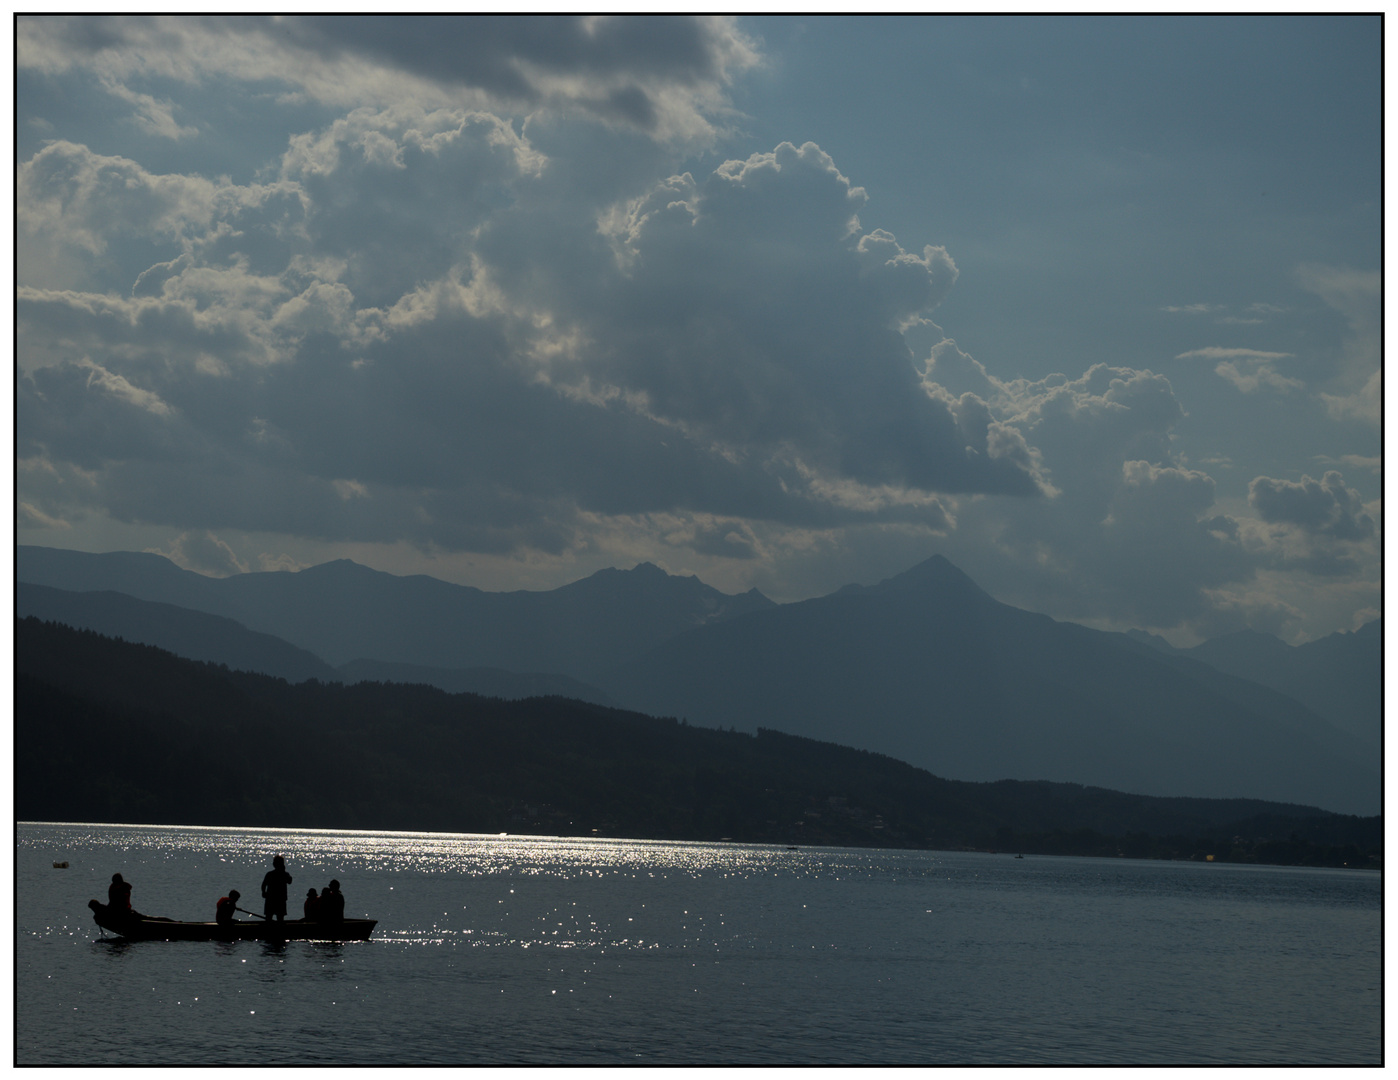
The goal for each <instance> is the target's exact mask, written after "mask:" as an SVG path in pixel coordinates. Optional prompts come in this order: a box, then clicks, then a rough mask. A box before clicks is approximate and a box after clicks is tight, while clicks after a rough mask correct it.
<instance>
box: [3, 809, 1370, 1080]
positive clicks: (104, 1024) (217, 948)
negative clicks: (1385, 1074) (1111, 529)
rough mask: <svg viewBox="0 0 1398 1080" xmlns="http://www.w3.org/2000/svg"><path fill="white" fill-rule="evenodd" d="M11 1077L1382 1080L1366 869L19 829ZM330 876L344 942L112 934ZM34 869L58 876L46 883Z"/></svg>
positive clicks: (426, 837) (550, 841) (342, 835)
mask: <svg viewBox="0 0 1398 1080" xmlns="http://www.w3.org/2000/svg"><path fill="white" fill-rule="evenodd" d="M17 841H18V843H17V851H16V900H17V920H16V924H17V925H16V928H17V934H18V938H17V947H16V973H15V988H16V999H15V1000H16V1007H15V1017H16V1060H17V1062H19V1063H20V1064H70V1065H76V1064H100V1063H110V1064H122V1065H137V1064H277V1063H280V1064H375V1065H387V1064H511V1063H528V1064H572V1063H578V1064H619V1063H648V1064H692V1063H746V1064H776V1063H802V1064H805V1063H838V1064H878V1063H925V1064H938V1063H1007V1064H1008V1063H1062V1064H1075V1063H1125V1064H1152V1063H1171V1064H1189V1063H1258V1064H1290V1063H1374V1064H1377V1063H1378V1062H1379V1061H1380V1060H1381V1052H1382V1050H1381V993H1380V985H1381V981H1380V980H1381V965H1380V932H1381V909H1380V902H1381V878H1380V876H1379V875H1378V874H1376V873H1373V872H1369V871H1337V870H1312V869H1297V868H1279V867H1246V866H1225V865H1219V864H1201V863H1169V862H1144V861H1134V860H1126V859H1089V858H1053V857H1025V858H1023V859H1015V858H1013V857H1011V856H1007V855H983V854H970V853H950V852H907V851H890V850H843V849H831V848H811V849H802V850H800V851H788V850H785V849H782V848H772V847H750V846H741V845H732V844H677V843H655V842H636V841H610V840H595V839H557V838H529V837H500V836H470V835H460V834H441V833H436V834H430V833H363V832H327V831H268V830H260V831H253V830H243V829H202V828H181V827H148V826H111V825H30V824H24V825H20V826H19V827H18V829H17ZM275 853H280V854H282V855H284V856H285V857H286V860H287V868H288V870H289V871H290V872H291V874H292V875H293V878H294V882H293V887H292V890H291V893H292V896H293V897H299V896H304V895H305V890H306V888H308V887H314V888H317V889H319V888H321V887H322V886H324V885H325V884H326V882H328V881H329V880H330V878H332V877H335V878H338V879H339V880H340V882H341V884H342V886H343V891H344V893H345V895H346V901H347V903H346V914H349V915H368V916H369V917H371V918H376V919H378V920H379V925H378V927H377V929H376V931H375V933H374V938H373V940H371V941H368V942H347V943H314V942H290V943H286V944H282V945H271V944H264V943H260V942H236V943H217V942H207V943H206V942H121V941H117V940H114V939H112V938H111V937H110V936H108V938H107V939H106V940H102V938H101V932H100V931H99V930H98V928H97V927H96V925H95V924H94V923H93V922H92V919H91V913H90V912H89V911H88V910H87V907H86V904H87V901H88V900H89V899H91V898H97V899H102V900H105V898H106V885H107V882H108V881H110V879H111V875H112V873H114V872H118V871H119V872H120V873H121V874H122V875H123V876H124V877H125V878H126V879H127V880H128V881H130V882H132V883H133V885H134V892H133V896H132V900H133V903H134V904H135V906H136V907H137V909H138V910H141V911H143V912H145V913H146V914H150V915H168V916H170V917H172V918H187V919H196V918H197V919H210V918H212V917H213V907H214V903H215V901H216V900H217V899H218V897H219V896H221V895H224V894H225V893H227V891H228V890H229V889H230V888H237V889H238V890H239V891H240V892H241V893H242V894H243V896H244V898H245V899H244V902H243V906H246V907H252V908H254V910H257V909H258V908H257V906H256V905H254V904H253V903H249V902H248V901H249V900H251V899H252V898H254V897H256V895H257V892H258V883H259V882H260V881H261V879H262V875H263V873H265V872H266V870H267V869H268V868H269V867H270V864H271V856H272V855H273V854H275ZM54 861H67V862H68V863H69V868H68V869H66V870H57V869H54V868H53V862H54Z"/></svg>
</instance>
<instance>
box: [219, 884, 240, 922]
mask: <svg viewBox="0 0 1398 1080" xmlns="http://www.w3.org/2000/svg"><path fill="white" fill-rule="evenodd" d="M241 896H242V893H240V892H239V891H238V890H237V889H229V890H228V895H227V896H220V897H219V899H218V908H217V910H216V912H215V914H214V921H215V922H217V923H218V924H219V925H220V926H228V925H230V924H232V922H233V912H235V911H237V910H238V899H239V898H240V897H241Z"/></svg>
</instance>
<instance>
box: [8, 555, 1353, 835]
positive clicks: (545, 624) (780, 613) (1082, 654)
mask: <svg viewBox="0 0 1398 1080" xmlns="http://www.w3.org/2000/svg"><path fill="white" fill-rule="evenodd" d="M16 561H17V576H18V579H19V582H20V588H19V590H18V592H17V596H18V602H19V614H21V615H25V614H35V615H38V616H39V617H41V618H45V619H52V620H53V621H59V622H65V623H68V624H69V625H77V626H84V627H88V628H91V629H96V630H99V631H100V632H102V633H108V634H117V635H119V636H123V637H126V638H127V639H128V640H132V641H145V642H148V643H151V644H158V645H162V646H163V647H166V648H171V649H172V651H174V652H176V653H178V654H180V655H185V656H192V657H193V658H195V659H206V660H216V661H218V662H221V663H225V664H227V665H228V666H230V667H235V668H236V667H246V668H248V669H249V670H257V671H264V672H268V673H271V674H277V675H280V676H281V677H283V678H287V679H288V680H289V681H297V679H298V678H303V677H304V678H317V679H320V680H322V681H329V680H337V679H338V680H342V681H347V682H352V681H356V680H359V679H370V680H375V681H405V682H426V683H430V684H432V685H437V686H440V687H441V688H443V689H446V690H449V691H453V692H457V691H460V690H475V691H476V692H483V693H494V694H496V696H504V697H509V696H520V697H523V696H530V695H533V694H538V693H557V694H561V695H563V696H569V697H581V698H584V699H586V700H592V701H594V702H597V703H601V704H615V705H618V706H621V707H624V708H628V709H634V710H639V711H642V712H648V713H652V714H657V715H669V716H676V717H683V718H685V719H687V720H688V721H689V722H691V723H695V724H699V725H704V726H709V727H728V728H736V729H738V730H742V731H756V730H757V729H758V728H759V727H761V728H768V729H776V730H780V731H784V732H787V733H789V734H793V735H800V736H807V737H811V738H816V739H822V740H828V741H832V742H837V743H841V744H845V745H849V746H853V747H857V748H860V749H865V750H872V751H876V752H878V753H882V754H887V755H890V756H893V757H895V758H899V759H901V760H904V761H907V762H909V763H911V764H913V765H915V766H918V767H921V768H925V769H928V770H930V771H932V772H934V773H936V774H938V775H941V776H949V777H955V778H957V779H962V780H996V779H1002V778H1016V779H1035V780H1054V781H1066V782H1074V783H1084V784H1091V785H1097V786H1102V787H1109V788H1115V789H1119V790H1123V791H1128V792H1134V793H1139V794H1151V795H1166V796H1181V795H1184V796H1196V797H1217V798H1223V797H1247V798H1260V799H1268V800H1275V801H1282V802H1301V803H1307V804H1313V805H1317V806H1322V807H1325V808H1326V809H1331V810H1337V811H1341V812H1345V813H1361V814H1372V813H1377V812H1378V807H1379V790H1380V785H1379V768H1378V754H1377V751H1376V749H1375V748H1374V746H1373V745H1372V743H1371V741H1370V740H1369V739H1367V738H1365V737H1364V731H1365V730H1366V729H1365V728H1364V726H1363V723H1360V722H1359V721H1361V720H1363V719H1364V716H1365V714H1364V712H1363V707H1362V706H1363V703H1364V702H1365V701H1369V702H1374V703H1377V701H1378V692H1377V687H1378V685H1379V683H1380V669H1379V665H1378V657H1377V653H1376V651H1374V650H1372V649H1371V648H1370V646H1371V645H1372V643H1373V642H1374V641H1376V640H1377V639H1378V637H1379V630H1378V626H1377V624H1370V627H1366V628H1364V629H1363V630H1361V631H1359V632H1357V633H1355V634H1352V635H1332V638H1327V639H1324V642H1315V643H1311V645H1310V646H1301V647H1297V648H1292V647H1291V646H1287V645H1285V644H1284V643H1282V642H1280V641H1279V640H1277V639H1270V640H1271V641H1273V642H1275V646H1267V648H1268V649H1270V650H1271V652H1272V653H1276V652H1277V648H1278V647H1279V648H1280V650H1283V652H1282V653H1281V655H1283V656H1285V655H1290V654H1294V653H1297V652H1303V655H1305V656H1306V657H1307V658H1308V659H1307V664H1305V665H1291V666H1289V667H1288V666H1287V665H1286V664H1282V665H1280V669H1278V668H1277V666H1276V665H1273V666H1272V667H1270V668H1269V667H1267V666H1266V665H1265V664H1259V663H1254V664H1252V666H1251V667H1245V666H1244V665H1242V662H1241V661H1238V660H1237V659H1236V656H1235V654H1237V653H1239V652H1240V651H1241V652H1242V653H1243V655H1244V656H1251V655H1253V653H1256V654H1258V655H1263V649H1261V648H1258V649H1253V650H1251V651H1249V650H1238V649H1236V648H1234V649H1233V651H1232V653H1229V652H1228V650H1227V649H1226V648H1225V647H1224V646H1225V645H1227V639H1221V640H1222V641H1223V642H1224V645H1219V646H1216V647H1215V648H1214V649H1213V650H1212V651H1210V650H1208V649H1204V647H1203V646H1201V647H1200V648H1199V649H1197V650H1176V649H1172V648H1170V647H1169V646H1168V645H1165V644H1164V643H1163V642H1159V641H1151V640H1149V639H1148V638H1147V637H1146V636H1145V635H1125V634H1112V633H1105V632H1102V631H1095V630H1090V629H1087V628H1085V627H1082V626H1077V625H1075V624H1071V623H1060V622H1055V621H1054V620H1052V619H1049V618H1048V617H1047V616H1043V615H1038V614H1034V613H1031V612H1026V611H1022V610H1019V609H1016V608H1013V607H1010V606H1008V605H1005V604H1001V603H999V602H998V601H996V600H994V599H993V598H992V597H991V596H990V595H989V594H987V593H986V592H985V591H984V590H982V589H980V588H979V587H978V586H977V585H976V584H975V583H974V582H972V581H971V580H970V579H969V578H968V577H966V575H964V574H963V573H961V571H959V570H958V569H957V568H956V567H954V566H952V564H950V563H949V562H947V561H946V560H945V559H942V558H940V557H933V558H932V559H929V560H927V561H926V562H924V563H922V564H919V565H918V566H916V567H914V568H912V569H911V570H909V571H907V572H906V573H904V574H901V575H898V576H896V577H894V578H890V579H888V580H887V581H884V582H881V583H879V584H878V585H874V586H848V587H846V588H845V589H842V590H840V591H838V592H836V593H833V594H831V595H829V596H825V597H820V598H816V599H813V600H808V601H803V602H801V603H795V604H784V605H778V604H775V603H773V602H772V601H771V600H769V599H768V598H766V597H764V596H762V595H761V594H760V593H758V592H757V591H756V590H753V591H750V592H748V593H744V594H741V595H736V596H735V595H728V594H724V593H721V592H719V591H717V590H714V589H712V588H710V587H709V586H707V585H704V584H703V583H702V582H700V581H698V579H696V578H693V577H676V576H672V575H668V574H666V573H664V571H661V570H660V569H658V568H656V567H654V566H650V565H649V564H643V565H642V566H639V567H637V568H635V569H634V570H630V571H621V570H605V571H600V572H599V573H597V574H594V575H592V576H591V577H588V578H585V579H583V580H581V581H578V582H574V583H573V584H571V585H568V586H564V587H563V588H561V589H555V590H552V591H548V592H509V593H487V592H483V591H481V590H478V589H472V588H468V587H464V586H457V585H451V584H448V583H446V582H441V581H437V580H436V579H433V578H429V577H424V576H417V577H396V576H394V575H390V574H384V573H381V572H378V571H374V570H369V569H367V568H365V567H361V566H357V565H356V564H353V563H350V562H347V561H343V560H342V561H339V562H335V563H328V564H324V565H322V566H317V567H312V568H309V569H307V570H303V571H300V572H298V573H289V572H278V573H254V574H241V575H235V576H233V577H229V578H222V579H215V578H208V577H204V576H202V575H198V574H194V573H191V572H189V571H185V570H182V569H180V568H179V567H177V566H175V565H174V564H173V563H171V562H170V561H169V560H167V559H164V558H162V557H161V556H157V555H150V554H142V553H131V552H116V553H109V554H102V555H94V554H88V553H82V552H74V551H62V550H57V549H45V548H32V547H21V548H19V549H18V551H17V560H16ZM31 585H34V586H45V587H47V589H48V590H62V591H63V592H64V593H66V594H67V595H66V596H61V595H54V594H52V593H46V592H44V591H42V590H37V589H33V588H29V587H28V586H31ZM112 593H120V594H123V595H124V597H125V599H124V600H120V599H117V598H115V597H113V596H112V595H111V594H112ZM74 594H78V595H76V596H75V595H74ZM142 602H143V603H144V604H145V605H147V606H146V607H144V608H142V607H141V606H140V604H141V603H142ZM123 604H125V605H126V606H127V610H126V611H125V613H124V614H123V613H122V609H121V605H123ZM162 605H163V606H162ZM84 607H86V608H87V609H89V610H88V613H87V614H84V613H83V611H82V610H81V609H83V608H84ZM172 608H173V609H183V612H184V613H183V614H177V613H176V611H174V610H171V609H172ZM199 613H202V614H203V615H205V616H209V617H214V616H216V617H219V618H220V619H222V620H225V621H224V622H220V623H218V624H217V626H216V627H215V626H213V625H212V624H210V625H209V626H208V627H207V628H206V632H203V633H200V632H196V631H195V630H194V628H193V624H192V623H190V621H189V620H190V619H191V617H193V616H195V615H197V614H199ZM122 619H125V620H126V621H125V622H124V623H123V622H122ZM181 620H183V621H181ZM230 621H231V624H230ZM161 626H164V627H165V630H164V631H163V632H164V634H165V636H164V638H163V639H159V640H158V639H157V637H156V633H157V630H158V628H159V627H161ZM123 627H124V629H123ZM239 631H241V632H243V633H244V634H246V635H247V637H246V638H240V637H239V635H238V632H239ZM219 635H223V636H224V637H225V638H226V639H227V641H228V642H229V646H228V651H227V652H226V653H225V654H223V655H219V654H218V650H217V648H214V647H213V646H212V645H211V644H210V643H211V642H214V641H216V640H217V638H218V636H219ZM259 635H260V636H259ZM266 635H273V636H275V637H277V638H280V639H282V644H284V645H285V646H286V648H285V650H284V651H283V653H282V654H281V656H280V658H279V659H278V660H277V661H276V663H277V664H280V665H281V666H280V667H275V666H273V661H272V660H271V659H269V658H268V657H270V655H271V653H270V652H269V649H270V648H271V645H270V643H269V642H267V641H266V640H265V638H266ZM1258 636H1261V635H1258ZM235 639H236V641H237V646H236V648H235V647H234V644H233V643H234V641H235ZM196 643H201V644H199V648H200V649H202V651H200V652H198V654H197V655H196V651H195V647H196ZM1326 643H1328V644H1326ZM1205 644H1206V645H1209V644H1210V643H1205ZM1316 646H1323V648H1317V647H1316ZM1286 650H1290V653H1287V652H1285V651H1286ZM1365 650H1369V651H1368V652H1366V651H1365ZM306 654H310V655H309V656H307V655H306ZM1229 656H1233V657H1234V659H1233V660H1231V661H1230V660H1229V659H1228V657H1229ZM258 657H262V658H263V659H260V660H259V659H258ZM1210 658H1213V659H1214V660H1217V661H1218V662H1217V664H1215V663H1212V662H1209V661H1210ZM317 660H318V661H321V662H323V663H324V665H325V667H324V668H320V669H315V670H313V662H314V661H317ZM1230 663H1231V665H1232V667H1233V668H1234V670H1232V671H1230V670H1228V665H1229V664H1230ZM297 665H301V666H300V667H298V666H297ZM307 671H311V672H312V673H311V674H300V673H303V672H307ZM1244 671H1246V672H1251V677H1246V676H1245V675H1244V674H1242V672H1244ZM473 673H474V674H473ZM1283 676H1284V677H1285V678H1286V679H1289V680H1290V681H1289V682H1283V683H1282V685H1277V684H1278V682H1279V681H1280V680H1282V678H1283ZM488 677H494V678H495V679H496V685H497V689H496V690H490V689H477V687H478V686H482V685H484V684H483V683H482V682H480V681H476V682H472V679H473V678H474V679H476V680H483V679H487V678H488ZM559 680H562V681H559ZM1269 680H1270V681H1271V682H1272V683H1273V685H1267V682H1268V681H1269ZM1327 680H1328V682H1327ZM448 684H449V685H448ZM1283 686H1285V689H1283ZM1327 687H1328V688H1327ZM1346 687H1349V689H1348V690H1345V689H1344V688H1346ZM502 691H503V692H502ZM1337 701H1343V702H1345V703H1346V705H1345V708H1346V709H1348V710H1349V711H1348V712H1344V710H1341V712H1342V713H1343V718H1344V719H1345V721H1346V722H1341V719H1342V717H1341V716H1340V715H1339V714H1337V715H1336V716H1326V715H1322V713H1321V710H1320V709H1318V708H1317V707H1316V706H1317V705H1320V706H1323V707H1324V706H1332V707H1333V705H1334V704H1335V702H1337ZM1367 722H1368V723H1369V724H1370V725H1371V727H1372V728H1373V729H1377V727H1378V720H1377V717H1371V718H1369V720H1368V721H1367Z"/></svg>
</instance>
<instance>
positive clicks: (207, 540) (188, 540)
mask: <svg viewBox="0 0 1398 1080" xmlns="http://www.w3.org/2000/svg"><path fill="white" fill-rule="evenodd" d="M147 550H149V551H152V552H154V554H156V555H164V556H165V557H166V558H167V559H169V560H170V561H171V562H173V563H174V564H175V565H176V566H181V567H183V568H184V569H186V570H193V571H194V572H195V573H199V574H204V575H206V576H208V577H228V576H229V575H230V574H246V573H247V572H248V568H247V565H246V564H245V563H244V562H243V561H242V560H241V559H239V558H238V556H237V554H236V553H235V552H234V551H233V549H232V548H231V547H229V546H228V545H227V544H225V543H224V542H223V541H222V540H220V539H219V538H218V537H217V536H215V535H214V534H213V533H211V532H208V531H207V530H206V531H204V532H186V533H181V534H180V535H179V536H177V537H175V539H174V541H173V542H172V543H171V545H170V547H169V548H168V549H167V550H161V549H159V548H149V549H147Z"/></svg>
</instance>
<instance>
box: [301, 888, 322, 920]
mask: <svg viewBox="0 0 1398 1080" xmlns="http://www.w3.org/2000/svg"><path fill="white" fill-rule="evenodd" d="M301 918H302V919H304V920H305V921H306V922H315V921H316V920H317V919H318V918H320V897H318V896H317V895H316V891H315V890H314V889H307V890H306V902H305V903H304V904H302V905H301Z"/></svg>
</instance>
